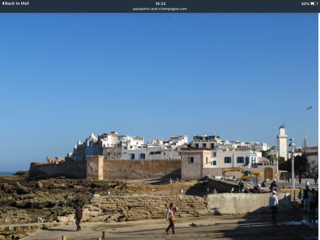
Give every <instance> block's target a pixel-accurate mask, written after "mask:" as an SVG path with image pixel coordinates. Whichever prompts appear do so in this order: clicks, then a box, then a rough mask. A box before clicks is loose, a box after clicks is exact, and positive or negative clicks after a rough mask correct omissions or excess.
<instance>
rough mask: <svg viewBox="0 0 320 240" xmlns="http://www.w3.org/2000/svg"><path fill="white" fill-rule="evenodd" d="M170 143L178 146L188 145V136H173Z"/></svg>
mask: <svg viewBox="0 0 320 240" xmlns="http://www.w3.org/2000/svg"><path fill="white" fill-rule="evenodd" d="M170 143H172V144H174V145H177V146H181V145H185V144H188V136H187V135H180V136H171V138H170Z"/></svg>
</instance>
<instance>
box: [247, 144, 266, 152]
mask: <svg viewBox="0 0 320 240" xmlns="http://www.w3.org/2000/svg"><path fill="white" fill-rule="evenodd" d="M250 145H251V147H253V148H254V149H255V150H256V151H267V150H268V144H267V143H259V142H252V143H251V144H250Z"/></svg>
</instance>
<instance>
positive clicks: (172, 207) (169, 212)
mask: <svg viewBox="0 0 320 240" xmlns="http://www.w3.org/2000/svg"><path fill="white" fill-rule="evenodd" d="M177 211H178V208H177V207H176V205H174V203H170V207H169V208H168V210H167V218H166V219H167V223H168V221H169V222H170V224H169V226H168V228H167V229H166V232H167V234H169V229H170V228H171V227H172V233H173V234H176V232H175V231H174V221H175V220H176V217H175V216H176V212H177Z"/></svg>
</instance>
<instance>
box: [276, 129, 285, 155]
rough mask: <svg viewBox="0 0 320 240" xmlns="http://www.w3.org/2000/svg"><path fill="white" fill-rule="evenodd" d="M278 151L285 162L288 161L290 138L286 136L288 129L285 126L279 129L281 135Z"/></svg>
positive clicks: (279, 136)
mask: <svg viewBox="0 0 320 240" xmlns="http://www.w3.org/2000/svg"><path fill="white" fill-rule="evenodd" d="M277 149H278V153H279V157H283V158H284V160H287V159H288V136H287V135H286V129H285V127H284V126H283V125H281V126H280V127H279V135H278V136H277Z"/></svg>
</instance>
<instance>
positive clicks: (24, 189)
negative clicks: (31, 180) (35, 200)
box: [17, 186, 30, 194]
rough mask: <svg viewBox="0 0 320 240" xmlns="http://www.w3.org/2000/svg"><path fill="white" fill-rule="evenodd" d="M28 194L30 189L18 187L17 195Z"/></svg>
mask: <svg viewBox="0 0 320 240" xmlns="http://www.w3.org/2000/svg"><path fill="white" fill-rule="evenodd" d="M29 192H30V189H29V188H27V187H23V186H20V187H19V188H18V189H17V193H18V194H27V193H29Z"/></svg>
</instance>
